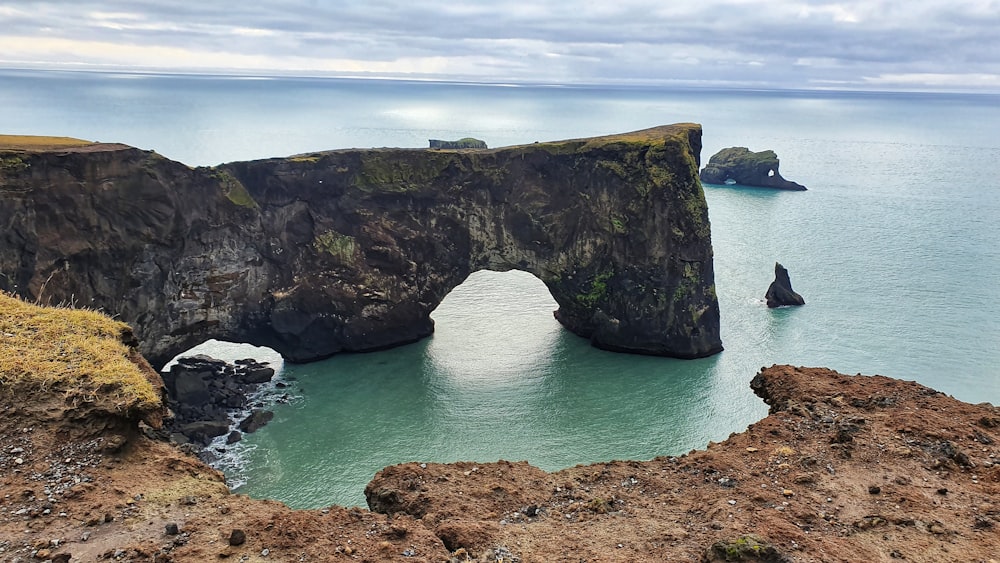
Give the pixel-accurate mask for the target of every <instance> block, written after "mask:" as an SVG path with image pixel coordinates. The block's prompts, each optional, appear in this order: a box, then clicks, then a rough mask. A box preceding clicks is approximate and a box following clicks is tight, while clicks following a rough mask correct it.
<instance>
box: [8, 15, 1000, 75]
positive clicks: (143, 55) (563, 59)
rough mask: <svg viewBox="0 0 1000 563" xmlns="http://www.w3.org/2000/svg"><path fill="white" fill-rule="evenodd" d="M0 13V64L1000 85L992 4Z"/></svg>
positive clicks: (999, 44)
mask: <svg viewBox="0 0 1000 563" xmlns="http://www.w3.org/2000/svg"><path fill="white" fill-rule="evenodd" d="M247 4H248V2H246V1H239V2H229V1H225V2H223V1H215V0H208V1H202V2H191V1H190V0H183V1H182V0H158V1H155V2H153V1H148V0H129V1H117V0H112V1H105V2H89V1H86V0H82V1H81V0H65V1H52V2H35V1H30V2H29V1H19V0H13V1H12V0H7V1H6V2H4V4H3V5H2V6H0V67H34V68H51V67H57V68H83V69H114V68H130V69H141V70H164V71H180V72H237V73H251V74H300V75H326V74H332V75H338V76H351V75H359V76H389V77H409V78H419V79H423V78H427V79H448V80H471V81H488V82H535V83H568V84H578V83H590V84H605V83H624V84H633V83H639V84H670V85H695V86H697V85H703V86H733V87H760V88H844V89H906V90H925V89H945V90H988V91H1000V0H950V1H949V0H941V1H928V0H849V1H844V2H832V1H821V0H820V1H817V0H813V1H801V0H800V1H795V0H770V1H767V2H763V1H757V0H696V1H682V2H678V1H676V0H674V1H671V0H655V1H650V0H602V1H590V0H586V1H578V2H573V1H570V0H559V1H552V0H533V1H531V2H526V1H511V0H493V1H489V2H485V1H477V2H468V1H466V2H463V1H460V0H385V1H370V2H369V1H366V2H361V1H357V2H355V1H350V0H347V1H339V2H337V1H327V2H321V1H318V0H271V1H270V2H268V3H266V4H265V5H257V6H248V5H247Z"/></svg>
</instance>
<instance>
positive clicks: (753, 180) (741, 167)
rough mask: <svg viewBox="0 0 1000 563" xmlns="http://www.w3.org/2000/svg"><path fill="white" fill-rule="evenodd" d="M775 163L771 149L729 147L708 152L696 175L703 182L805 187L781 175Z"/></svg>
mask: <svg viewBox="0 0 1000 563" xmlns="http://www.w3.org/2000/svg"><path fill="white" fill-rule="evenodd" d="M778 166H779V162H778V155H777V154H776V153H775V152H774V151H772V150H766V151H761V152H751V151H750V149H748V148H746V147H729V148H727V149H722V150H721V151H719V152H717V153H715V154H714V155H712V158H710V159H709V161H708V164H707V165H706V166H705V168H704V169H703V170H702V171H701V174H700V176H701V181H702V182H705V183H706V184H727V185H734V184H739V185H741V186H755V187H759V188H774V189H777V190H791V191H805V189H806V187H805V186H803V185H802V184H797V183H795V182H792V181H790V180H786V179H784V178H782V177H781V174H780V173H779V172H778Z"/></svg>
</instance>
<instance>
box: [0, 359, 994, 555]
mask: <svg viewBox="0 0 1000 563" xmlns="http://www.w3.org/2000/svg"><path fill="white" fill-rule="evenodd" d="M175 385H176V382H175ZM751 387H752V388H753V389H754V392H755V393H757V395H758V396H760V397H761V398H762V399H763V400H764V401H765V402H766V403H767V404H768V405H769V406H770V414H769V415H768V416H767V417H766V418H764V419H762V420H760V421H759V422H757V423H755V424H752V425H750V426H749V427H748V428H747V430H746V431H745V432H742V433H738V434H733V435H731V436H730V437H729V438H728V439H727V440H725V441H724V442H722V443H710V444H708V446H707V447H706V448H705V449H704V450H698V451H692V452H690V453H688V454H686V455H681V456H666V457H659V458H656V459H653V460H650V461H609V462H606V463H596V464H592V465H581V466H577V467H572V468H569V469H565V470H562V471H557V472H553V473H547V472H544V471H542V470H540V469H538V468H535V467H532V466H531V465H529V464H528V463H526V462H508V461H502V460H501V461H497V462H492V463H471V462H458V463H450V464H441V463H417V462H414V463H407V464H402V465H397V466H392V467H387V468H385V469H383V470H382V471H380V472H379V473H378V474H377V475H376V476H375V477H374V478H373V480H372V481H371V483H370V484H369V485H368V486H367V488H366V491H365V493H366V496H367V498H368V503H369V506H370V510H362V509H359V508H342V507H337V506H331V507H329V508H325V509H322V510H291V509H289V508H288V507H286V506H285V505H283V504H281V503H278V502H273V501H266V500H255V499H250V498H247V497H245V496H243V495H237V494H232V493H230V491H229V490H228V488H227V487H226V485H225V481H224V479H223V478H222V476H221V474H219V473H218V472H216V471H214V470H212V469H211V468H209V467H208V466H206V465H205V464H204V463H202V462H201V461H199V460H197V459H195V458H194V457H193V456H191V455H190V454H187V453H184V452H183V451H181V450H180V449H179V447H178V446H177V445H176V444H172V443H170V442H168V441H164V440H154V439H150V438H148V437H147V436H146V435H145V434H144V433H143V432H142V431H141V429H140V426H141V425H140V423H139V422H138V420H137V419H131V422H129V426H130V428H131V430H123V428H122V427H121V426H115V424H113V423H112V422H111V421H112V420H114V419H115V418H114V417H109V414H108V413H103V414H102V413H101V412H98V411H96V410H91V411H86V410H85V409H83V410H81V409H78V410H76V411H74V412H72V413H71V412H69V411H68V410H67V409H65V407H64V399H63V395H62V394H61V393H52V392H50V391H38V392H35V393H29V394H21V395H20V396H19V397H18V400H17V401H12V400H11V397H9V396H2V397H0V398H2V401H0V414H2V415H3V416H0V489H2V491H3V495H2V496H0V560H3V561H9V562H11V563H13V562H18V563H29V562H32V561H45V560H52V561H68V562H75V561H149V562H161V563H162V562H186V561H207V560H233V561H236V560H239V561H254V562H267V561H345V562H346V561H370V562H375V561H397V560H398V561H424V562H458V563H462V562H469V561H476V562H490V563H498V562H500V561H504V562H505V563H509V562H512V561H520V562H525V563H526V562H528V561H587V562H591V563H593V562H604V561H608V562H611V561H702V562H709V563H712V562H722V561H792V562H803V563H804V562H841V561H885V562H889V561H911V562H928V563H930V562H940V561H973V562H981V563H996V561H997V559H996V556H995V555H994V554H996V553H998V552H1000V534H997V529H998V524H1000V502H998V501H997V499H998V498H1000V446H998V442H1000V409H998V408H997V407H994V406H993V405H989V404H986V403H983V404H979V405H971V404H968V403H963V402H961V401H957V400H955V399H954V398H951V397H948V396H946V395H944V394H943V393H940V392H937V391H935V390H933V389H929V388H927V387H924V386H922V385H919V384H917V383H913V382H906V381H900V380H895V379H890V378H886V377H881V376H860V375H858V376H848V375H843V374H839V373H836V372H833V371H831V370H826V369H820V368H799V367H793V366H772V367H770V368H766V369H762V370H761V371H760V373H758V374H757V375H756V377H754V378H753V381H752V383H751ZM81 417H82V418H81ZM81 420H83V421H87V422H80V421H81ZM373 447H374V446H373ZM331 478H336V476H335V475H331Z"/></svg>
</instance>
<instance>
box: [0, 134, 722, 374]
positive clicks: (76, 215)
mask: <svg viewBox="0 0 1000 563" xmlns="http://www.w3.org/2000/svg"><path fill="white" fill-rule="evenodd" d="M700 149H701V128H700V126H698V125H694V124H682V125H673V126H665V127H658V128H654V129H649V130H645V131H640V132H635V133H630V134H624V135H617V136H610V137H601V138H594V139H580V140H571V141H561V142H554V143H536V144H533V145H527V146H518V147H508V148H501V149H493V150H483V151H469V150H465V151H460V152H451V151H429V150H407V149H373V150H340V151H331V152H323V153H316V154H311V155H303V156H297V157H290V158H280V159H269V160H260V161H253V162H238V163H231V164H226V165H222V166H219V167H217V168H196V169H191V168H188V167H186V166H184V165H182V164H180V163H177V162H173V161H170V160H168V159H165V158H163V157H160V156H159V155H157V154H155V153H153V152H148V151H142V150H139V149H135V148H131V147H127V146H124V145H92V146H88V147H85V148H79V149H65V150H60V151H42V152H27V153H8V154H9V155H10V156H11V157H16V158H17V159H19V161H20V162H22V163H23V164H24V165H25V166H23V167H16V168H10V169H7V168H5V169H4V170H0V194H2V196H3V197H2V198H0V225H2V226H3V228H2V229H0V289H4V290H7V291H11V292H14V293H16V294H19V295H22V296H25V297H27V298H29V299H38V300H39V301H41V302H43V303H72V304H75V305H79V306H87V307H93V308H98V309H102V310H104V311H107V312H109V313H112V314H115V315H117V316H118V317H119V318H121V319H122V320H125V321H126V322H128V323H130V324H131V325H133V326H134V327H135V332H136V335H137V337H138V338H139V340H140V349H141V350H142V351H143V353H144V354H145V355H146V356H147V357H148V358H150V360H151V362H152V363H154V364H156V365H162V363H164V362H166V361H167V360H168V359H170V358H171V357H172V356H174V355H176V354H177V353H179V352H181V351H183V350H185V349H187V348H189V347H191V346H193V345H195V344H198V343H200V342H203V341H205V340H206V339H209V338H219V339H225V340H234V341H244V342H251V343H254V344H257V345H265V346H270V347H272V348H274V349H275V350H277V351H278V352H280V353H281V354H282V355H283V356H284V357H285V358H287V359H289V360H292V361H310V360H315V359H320V358H324V357H327V356H330V355H332V354H335V353H338V352H342V351H366V350H375V349H380V348H385V347H389V346H394V345H398V344H403V343H407V342H411V341H414V340H417V339H420V338H422V337H425V336H427V335H429V334H430V333H431V332H432V331H433V322H432V321H431V319H430V313H431V312H432V311H433V310H434V308H435V307H436V306H437V305H438V304H439V303H440V302H441V300H442V299H443V298H444V296H445V295H446V294H447V293H448V292H449V291H451V289H453V288H454V287H455V286H457V285H458V284H460V283H461V282H462V281H464V280H465V278H466V277H467V276H468V275H469V274H470V273H472V272H475V271H477V270H480V269H491V270H499V271H505V270H510V269H519V270H525V271H528V272H531V273H532V274H534V275H535V276H537V277H538V278H539V279H541V280H542V281H543V282H544V283H545V284H546V286H547V287H548V288H549V291H550V292H551V293H552V296H553V298H554V299H555V300H556V301H557V303H558V304H559V310H558V311H557V312H556V317H557V318H558V319H559V321H560V322H561V323H562V324H563V325H564V326H566V327H567V328H568V329H570V330H571V331H573V332H575V333H577V334H579V335H581V336H584V337H587V338H590V339H591V341H592V343H593V344H594V345H596V346H600V347H603V348H607V349H612V350H619V351H627V352H637V353H648V354H659V355H669V356H676V357H682V358H694V357H701V356H706V355H710V354H713V353H716V352H718V351H720V350H721V349H722V346H721V342H720V338H719V310H718V302H717V300H716V296H715V288H714V273H713V265H712V247H711V239H710V228H709V223H708V214H707V209H706V206H705V199H704V195H703V192H702V190H701V186H700V183H699V182H698V158H699V153H700ZM2 152H3V151H0V153H2Z"/></svg>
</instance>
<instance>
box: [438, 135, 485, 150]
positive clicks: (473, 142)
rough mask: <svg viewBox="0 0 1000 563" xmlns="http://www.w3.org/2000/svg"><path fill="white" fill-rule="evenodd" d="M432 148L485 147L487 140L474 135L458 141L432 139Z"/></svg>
mask: <svg viewBox="0 0 1000 563" xmlns="http://www.w3.org/2000/svg"><path fill="white" fill-rule="evenodd" d="M428 143H430V148H432V149H485V148H488V147H487V146H486V141H480V140H479V139H473V138H472V137H465V138H462V139H459V140H457V141H442V140H440V139H430V140H429V141H428Z"/></svg>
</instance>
